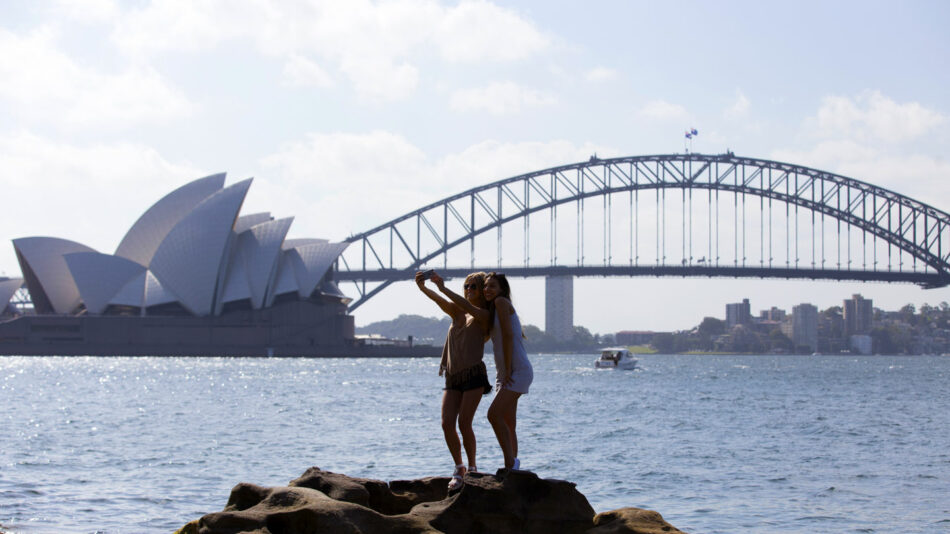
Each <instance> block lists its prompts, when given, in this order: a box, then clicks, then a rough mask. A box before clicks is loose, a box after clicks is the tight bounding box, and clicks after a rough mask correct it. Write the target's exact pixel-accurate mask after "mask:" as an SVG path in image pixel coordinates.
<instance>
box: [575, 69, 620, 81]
mask: <svg viewBox="0 0 950 534" xmlns="http://www.w3.org/2000/svg"><path fill="white" fill-rule="evenodd" d="M619 75H620V74H619V73H618V72H617V71H616V70H615V69H610V68H607V67H594V68H593V69H591V70H589V71H587V74H586V75H585V76H584V77H585V78H586V79H587V81H589V82H609V81H613V80H616V79H617V77H618V76H619Z"/></svg>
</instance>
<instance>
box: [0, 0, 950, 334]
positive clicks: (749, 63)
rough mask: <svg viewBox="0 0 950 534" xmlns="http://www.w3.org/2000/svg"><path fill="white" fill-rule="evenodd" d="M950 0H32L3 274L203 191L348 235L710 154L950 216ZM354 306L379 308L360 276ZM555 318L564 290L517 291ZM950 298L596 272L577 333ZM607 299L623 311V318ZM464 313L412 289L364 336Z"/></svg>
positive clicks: (526, 317) (0, 176)
mask: <svg viewBox="0 0 950 534" xmlns="http://www.w3.org/2000/svg"><path fill="white" fill-rule="evenodd" d="M948 27H950V3H947V2H944V1H909V2H878V1H866V0H862V1H836V2H812V1H803V2H782V3H777V2H760V1H750V2H739V1H723V2H702V1H680V2H639V1H592V2H583V3H581V2H568V1H560V0H555V1H544V2H504V3H493V2H488V1H481V0H472V1H469V0H463V1H459V2H439V1H435V0H393V1H388V2H370V1H365V0H348V1H321V0H300V1H281V2H266V1H262V0H227V1H225V0H195V1H193V0H168V1H148V0H135V1H128V2H118V1H112V0H59V1H56V0H52V1H48V2H33V1H27V0H12V1H7V2H2V3H0V195H2V198H3V200H4V202H3V204H2V206H3V208H2V213H3V218H2V221H3V222H2V225H0V241H2V242H4V243H6V245H3V246H0V275H6V276H19V275H20V274H19V266H18V264H17V261H16V257H15V254H14V251H13V246H12V244H11V243H10V241H11V240H13V239H16V238H19V237H27V236H40V235H46V236H55V237H60V238H65V239H71V240H74V241H78V242H80V243H83V244H86V245H88V246H90V247H93V248H94V249H96V250H99V251H101V252H107V253H112V252H114V250H115V247H116V246H117V245H118V243H119V241H120V240H121V238H122V236H123V235H124V234H125V232H126V230H128V228H130V227H131V226H132V224H133V223H134V222H135V220H136V219H137V218H138V217H139V216H140V215H141V214H142V213H143V212H144V211H145V210H146V209H148V208H149V207H150V206H151V205H152V204H153V203H154V202H156V201H157V200H158V199H159V198H161V197H162V196H163V195H165V194H166V193H168V192H170V191H171V190H173V189H175V188H176V187H178V186H180V185H183V184H184V183H187V182H189V181H191V180H193V179H196V178H199V177H202V176H205V175H208V174H211V173H215V172H222V171H223V172H227V173H228V184H231V183H236V182H237V181H240V180H242V179H245V178H248V177H254V184H253V185H252V187H251V190H250V193H249V195H248V197H247V200H246V202H245V205H244V208H243V212H244V213H252V212H256V211H270V212H271V213H273V214H274V215H275V216H276V217H286V216H294V217H295V220H294V224H293V226H292V227H291V231H290V236H289V237H321V238H326V239H330V240H333V241H337V240H343V239H345V238H346V237H347V236H350V235H352V234H356V233H360V232H362V231H365V230H368V229H370V228H372V227H375V226H377V225H379V224H383V223H385V222H387V221H389V220H391V219H394V218H396V217H398V216H400V215H402V214H404V213H407V212H410V211H413V210H415V209H416V208H419V207H422V206H424V205H426V204H428V203H431V202H435V201H438V200H440V199H442V198H445V197H447V196H450V195H452V194H454V193H458V192H461V191H464V190H466V189H469V188H471V187H475V186H478V185H482V184H486V183H490V182H493V181H496V180H499V179H502V178H506V177H509V176H514V175H518V174H522V173H526V172H530V171H534V170H539V169H544V168H548V167H553V166H556V165H561V164H566V163H573V162H577V161H585V160H587V159H588V157H589V156H590V155H591V154H593V153H597V154H598V155H599V156H601V157H618V156H634V155H648V154H669V153H676V152H682V151H683V150H684V139H683V132H684V130H685V129H687V128H696V129H697V130H698V131H699V132H700V134H699V136H697V138H696V139H695V140H694V141H693V147H692V149H693V151H695V152H702V153H721V152H724V151H725V150H727V149H728V150H732V151H733V152H735V153H736V154H737V155H740V156H747V157H754V158H763V159H774V160H779V161H785V162H789V163H794V164H798V165H804V166H809V167H814V168H817V169H821V170H824V171H829V172H834V173H838V174H842V175H845V176H849V177H852V178H855V179H858V180H862V181H866V182H870V183H873V184H875V185H879V186H882V187H885V188H888V189H891V190H894V191H897V192H899V193H902V194H904V195H907V196H910V197H912V198H916V199H918V200H921V201H924V202H926V203H928V204H930V205H932V206H934V207H936V208H938V209H941V210H943V211H950V162H948V161H947V147H948V146H950V143H948V141H950V135H948V133H947V130H948V128H947V127H948V122H950V121H948V117H950V91H948V90H947V88H948V87H950V32H947V28H948ZM342 289H343V290H344V291H345V292H348V293H354V292H353V291H352V290H348V288H347V287H346V286H344V287H343V288H342ZM513 293H514V302H515V306H516V308H517V309H518V310H519V313H520V315H521V316H522V320H523V321H524V322H525V323H530V324H536V325H540V326H542V327H543V324H544V287H543V281H541V280H539V279H517V280H514V281H513ZM853 293H861V294H862V295H864V296H865V297H866V298H871V299H874V304H875V306H877V307H881V308H885V309H897V308H899V307H900V306H903V305H904V304H908V303H912V304H915V305H918V306H919V305H920V304H922V303H925V302H927V303H931V304H937V303H939V302H941V301H950V289H946V288H944V289H936V290H922V289H919V288H917V287H915V286H912V285H907V284H881V283H875V284H859V283H832V282H801V281H785V280H749V279H746V280H732V279H712V280H709V279H678V278H677V279H672V278H671V279H662V278H661V279H653V278H609V279H602V278H579V279H576V280H575V283H574V297H575V314H574V316H575V324H578V325H583V326H585V327H587V328H589V329H590V330H591V331H593V332H599V333H607V332H615V331H618V330H675V329H685V328H690V327H692V326H694V325H696V324H698V323H699V322H700V321H701V320H702V318H703V317H705V316H713V317H720V318H722V317H724V316H725V304H727V303H729V302H737V301H739V300H741V299H742V298H750V300H751V305H752V309H753V311H757V310H760V309H766V308H769V307H771V306H778V307H781V308H785V309H788V310H790V309H791V307H792V306H794V305H796V304H798V303H801V302H811V303H813V304H815V305H817V306H819V308H821V309H823V308H826V307H829V306H833V305H840V304H841V301H842V300H843V299H845V298H848V297H850V296H851V294H853ZM605 303H609V304H608V305H605ZM402 313H415V314H421V315H426V316H438V315H439V313H440V312H439V310H438V309H436V308H435V306H434V305H433V304H432V303H431V302H430V301H428V300H427V299H426V298H425V297H424V296H423V295H421V294H420V293H419V292H418V290H417V289H416V288H415V287H414V285H413V284H412V283H410V282H406V283H399V284H395V285H393V286H391V287H389V288H387V289H386V290H384V291H383V292H382V293H380V294H379V295H378V296H376V297H374V298H373V299H372V300H370V301H368V302H367V303H366V304H365V305H364V306H362V307H361V308H359V309H358V310H356V312H355V314H354V315H355V316H356V323H357V325H364V324H367V323H370V322H373V321H377V320H385V319H390V318H394V317H396V316H397V315H399V314H402Z"/></svg>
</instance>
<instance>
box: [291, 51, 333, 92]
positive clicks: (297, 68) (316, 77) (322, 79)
mask: <svg viewBox="0 0 950 534" xmlns="http://www.w3.org/2000/svg"><path fill="white" fill-rule="evenodd" d="M284 83H285V84H286V85H289V86H291V87H330V86H331V85H333V79H332V78H331V77H330V75H329V74H327V72H326V71H325V70H323V68H321V67H320V65H317V64H316V63H314V62H313V61H311V60H309V59H307V58H305V57H303V56H300V55H297V54H293V55H291V56H290V58H289V59H288V60H287V62H286V63H284Z"/></svg>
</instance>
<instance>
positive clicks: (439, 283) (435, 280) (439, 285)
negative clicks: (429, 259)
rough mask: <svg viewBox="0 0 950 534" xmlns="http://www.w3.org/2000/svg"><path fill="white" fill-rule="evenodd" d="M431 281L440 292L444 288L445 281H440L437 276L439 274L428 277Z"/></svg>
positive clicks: (439, 277)
mask: <svg viewBox="0 0 950 534" xmlns="http://www.w3.org/2000/svg"><path fill="white" fill-rule="evenodd" d="M429 278H430V279H431V280H432V283H433V284H435V286H436V287H437V288H439V289H440V290H441V289H442V288H443V287H445V280H442V277H441V276H439V273H432V276H430V277H429Z"/></svg>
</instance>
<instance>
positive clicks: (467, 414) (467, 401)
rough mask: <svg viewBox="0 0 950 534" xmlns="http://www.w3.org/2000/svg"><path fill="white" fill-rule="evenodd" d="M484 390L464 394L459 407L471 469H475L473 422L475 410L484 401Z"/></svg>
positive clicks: (466, 453)
mask: <svg viewBox="0 0 950 534" xmlns="http://www.w3.org/2000/svg"><path fill="white" fill-rule="evenodd" d="M483 391H484V390H483V389H482V388H478V389H470V390H468V391H465V392H463V393H462V399H461V402H460V406H459V414H458V417H459V431H460V432H461V433H462V444H463V445H464V446H465V455H466V456H467V457H468V465H469V467H475V465H476V464H475V431H474V430H472V420H473V419H474V418H475V410H477V409H478V403H479V402H481V400H482V392H483Z"/></svg>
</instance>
